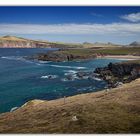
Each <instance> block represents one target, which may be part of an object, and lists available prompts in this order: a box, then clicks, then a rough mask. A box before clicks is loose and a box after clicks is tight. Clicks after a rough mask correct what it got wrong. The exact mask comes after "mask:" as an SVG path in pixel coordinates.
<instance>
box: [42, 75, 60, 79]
mask: <svg viewBox="0 0 140 140" xmlns="http://www.w3.org/2000/svg"><path fill="white" fill-rule="evenodd" d="M57 77H58V76H57V75H43V76H41V77H40V78H41V79H55V78H57Z"/></svg>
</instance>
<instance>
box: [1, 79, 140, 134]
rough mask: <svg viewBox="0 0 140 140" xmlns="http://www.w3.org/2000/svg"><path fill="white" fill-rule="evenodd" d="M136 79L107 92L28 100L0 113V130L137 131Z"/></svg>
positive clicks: (138, 96)
mask: <svg viewBox="0 0 140 140" xmlns="http://www.w3.org/2000/svg"><path fill="white" fill-rule="evenodd" d="M139 85H140V79H137V80H135V81H133V82H131V83H127V84H124V85H122V86H121V87H119V88H114V89H111V90H109V91H105V90H104V91H100V92H97V93H87V94H80V95H76V96H72V97H67V98H66V99H65V103H64V99H63V98H62V99H57V100H52V101H43V102H41V101H37V100H35V103H34V100H33V101H31V103H30V101H29V103H27V104H26V105H24V106H23V107H21V108H19V109H17V110H16V111H14V112H10V113H4V114H1V115H0V133H47V134H48V133H59V134H60V133H61V134H62V133H63V134H65V133H67V134H69V133H74V134H75V133H83V134H84V133H86V134H87V133H92V134H95V133H140V102H139V99H140V94H139V91H140V86H139Z"/></svg>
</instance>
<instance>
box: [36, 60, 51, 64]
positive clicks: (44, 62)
mask: <svg viewBox="0 0 140 140" xmlns="http://www.w3.org/2000/svg"><path fill="white" fill-rule="evenodd" d="M38 62H39V63H40V64H48V63H50V62H51V61H41V60H39V61H38Z"/></svg>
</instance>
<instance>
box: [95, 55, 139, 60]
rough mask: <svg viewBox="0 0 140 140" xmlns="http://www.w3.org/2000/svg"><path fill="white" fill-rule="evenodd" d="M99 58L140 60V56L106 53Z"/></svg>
mask: <svg viewBox="0 0 140 140" xmlns="http://www.w3.org/2000/svg"><path fill="white" fill-rule="evenodd" d="M97 58H106V59H121V60H140V56H134V55H105V56H101V57H97Z"/></svg>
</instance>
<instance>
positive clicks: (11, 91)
mask: <svg viewBox="0 0 140 140" xmlns="http://www.w3.org/2000/svg"><path fill="white" fill-rule="evenodd" d="M53 50H57V49H55V48H54V49H48V48H38V49H37V48H32V49H25V48H20V49H19V48H18V49H17V48H1V49H0V113H4V112H9V111H11V110H13V109H15V108H18V107H20V106H22V105H23V104H24V103H26V102H27V101H30V100H33V99H42V100H54V99H58V98H63V97H64V96H65V97H68V96H73V95H77V94H83V93H88V92H93V94H94V92H96V91H100V90H103V89H105V88H106V86H107V83H106V82H105V81H103V80H101V79H98V78H96V77H95V78H94V77H93V78H92V79H89V78H86V77H84V78H83V79H79V78H78V77H77V76H76V73H77V72H83V71H84V72H85V71H86V72H88V71H94V70H95V68H97V67H104V66H107V65H108V64H109V63H110V62H112V63H115V62H120V61H123V60H118V59H93V60H85V61H71V62H50V61H48V62H46V61H37V60H26V59H25V58H24V57H25V56H31V55H35V54H38V53H44V52H46V53H47V52H48V51H53ZM69 75H70V76H71V78H67V77H68V76H69Z"/></svg>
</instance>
